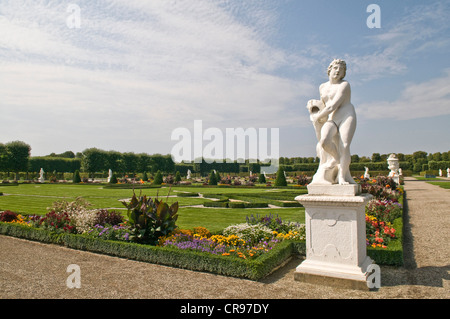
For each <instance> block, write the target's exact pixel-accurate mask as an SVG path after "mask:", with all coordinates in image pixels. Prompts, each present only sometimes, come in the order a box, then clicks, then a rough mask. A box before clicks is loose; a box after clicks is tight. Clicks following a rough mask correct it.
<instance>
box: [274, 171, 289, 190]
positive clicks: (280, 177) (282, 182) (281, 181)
mask: <svg viewBox="0 0 450 319" xmlns="http://www.w3.org/2000/svg"><path fill="white" fill-rule="evenodd" d="M275 186H287V181H286V177H285V176H284V171H283V169H282V167H281V166H280V167H279V168H278V171H277V178H276V180H275Z"/></svg>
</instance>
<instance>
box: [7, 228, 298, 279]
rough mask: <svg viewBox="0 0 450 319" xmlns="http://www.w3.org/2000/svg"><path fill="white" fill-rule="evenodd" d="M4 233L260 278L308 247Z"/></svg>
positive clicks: (21, 231) (14, 230)
mask: <svg viewBox="0 0 450 319" xmlns="http://www.w3.org/2000/svg"><path fill="white" fill-rule="evenodd" d="M0 235H6V236H12V237H17V238H22V239H27V240H32V241H38V242H42V243H47V244H57V245H62V246H65V247H68V248H72V249H77V250H83V251H89V252H93V253H100V254H105V255H110V256H114V257H120V258H127V259H131V260H137V261H142V262H148V263H152V264H160V265H165V266H172V267H177V268H181V269H188V270H194V271H203V272H211V273H215V274H218V275H224V276H231V277H237V278H245V279H250V280H254V281H257V280H260V279H262V278H264V277H266V276H268V275H269V274H270V273H272V272H273V271H274V270H275V269H276V268H277V267H278V266H280V265H281V264H283V262H285V261H286V260H287V259H289V258H290V257H291V256H292V255H293V254H294V253H297V252H301V251H302V250H303V251H304V248H301V247H302V245H303V246H305V243H304V242H295V241H289V240H286V241H283V242H281V243H280V244H278V245H277V246H276V247H274V248H273V249H272V250H270V251H269V252H267V253H265V254H263V255H261V256H260V257H258V258H256V259H253V260H244V259H241V258H238V257H230V256H221V255H213V254H210V253H204V252H196V251H188V250H180V249H177V248H171V247H155V246H150V245H141V244H136V243H126V242H120V241H110V240H102V239H94V238H89V237H86V236H83V235H77V234H66V233H62V234H57V233H54V232H49V231H46V230H43V229H39V228H33V227H29V226H24V225H18V224H9V223H2V222H0Z"/></svg>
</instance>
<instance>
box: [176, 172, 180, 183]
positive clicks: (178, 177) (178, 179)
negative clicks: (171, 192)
mask: <svg viewBox="0 0 450 319" xmlns="http://www.w3.org/2000/svg"><path fill="white" fill-rule="evenodd" d="M175 182H176V183H179V182H181V174H180V172H179V171H177V173H176V174H175Z"/></svg>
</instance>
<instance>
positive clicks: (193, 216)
mask: <svg viewBox="0 0 450 319" xmlns="http://www.w3.org/2000/svg"><path fill="white" fill-rule="evenodd" d="M0 192H2V193H4V195H3V196H0V211H1V210H12V211H15V212H20V213H26V214H45V213H47V212H48V209H47V208H48V207H50V206H51V205H52V203H53V202H55V201H59V200H66V201H72V200H74V199H75V198H77V197H83V198H85V199H86V200H87V201H88V202H90V203H91V204H93V207H94V208H109V209H116V210H117V209H121V210H123V211H124V213H125V211H126V210H125V207H124V206H123V205H122V203H121V202H120V201H121V200H124V199H127V198H130V197H131V196H132V195H133V190H132V189H119V188H104V185H99V184H86V185H82V184H78V185H74V184H42V185H37V184H20V185H19V186H0ZM179 192H192V193H201V194H203V196H204V197H205V198H208V194H216V195H217V194H224V195H227V194H228V195H230V196H231V195H234V196H238V195H239V196H243V197H244V198H245V199H246V200H252V199H253V198H257V199H258V200H261V199H263V200H264V199H266V200H272V201H273V200H276V199H278V200H289V201H292V200H294V198H295V196H297V195H300V194H303V193H305V190H304V189H301V188H299V189H274V188H268V189H265V188H236V187H189V186H183V187H180V186H178V187H173V188H172V189H171V188H170V187H162V188H146V189H142V190H140V189H137V190H135V193H136V194H137V195H139V194H143V195H144V194H145V195H147V196H151V197H156V196H158V198H160V199H165V200H167V201H168V203H169V204H171V203H173V202H175V201H178V203H179V205H180V209H179V219H178V226H179V227H181V228H193V227H195V226H203V227H206V228H208V229H210V230H211V231H213V232H216V231H220V230H222V229H223V228H225V227H227V226H229V225H232V224H237V223H243V222H245V218H246V216H250V215H252V214H254V215H256V214H259V215H262V216H265V215H268V214H273V215H279V216H280V217H281V218H282V219H283V220H288V221H295V222H300V223H304V208H298V207H297V208H274V209H256V208H247V209H244V208H233V209H231V208H228V209H224V208H196V207H188V206H194V205H202V204H203V202H205V201H206V199H205V198H197V197H175V196H176V195H177V193H179ZM168 195H169V197H167V196H168Z"/></svg>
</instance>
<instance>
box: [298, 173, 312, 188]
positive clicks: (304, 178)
mask: <svg viewBox="0 0 450 319" xmlns="http://www.w3.org/2000/svg"><path fill="white" fill-rule="evenodd" d="M310 182H311V177H309V176H308V175H305V174H302V175H300V176H299V177H298V180H297V185H302V186H305V185H307V184H309V183H310Z"/></svg>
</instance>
